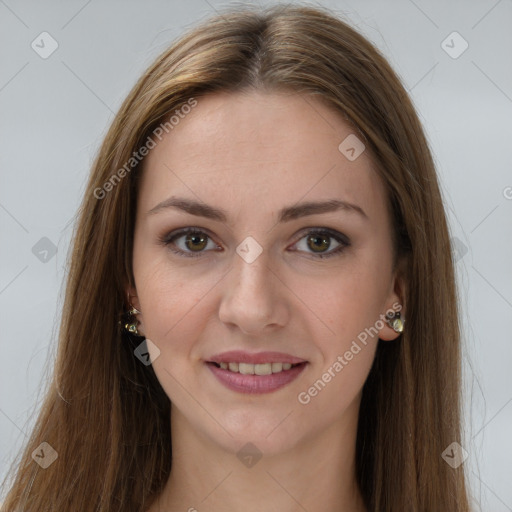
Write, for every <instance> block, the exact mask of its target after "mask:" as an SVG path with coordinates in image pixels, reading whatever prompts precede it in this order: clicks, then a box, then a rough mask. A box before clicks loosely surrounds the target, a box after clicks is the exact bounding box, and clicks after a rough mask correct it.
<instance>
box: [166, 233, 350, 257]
mask: <svg viewBox="0 0 512 512" xmlns="http://www.w3.org/2000/svg"><path fill="white" fill-rule="evenodd" d="M188 234H205V235H206V236H207V237H208V239H209V240H212V239H211V237H210V236H209V235H208V233H206V232H205V231H204V230H202V229H199V228H195V227H189V228H185V229H181V230H179V231H177V232H173V233H169V234H168V235H165V236H163V237H161V238H159V241H160V243H162V244H163V245H165V246H166V247H169V249H170V250H171V251H172V252H173V253H175V254H179V255H180V256H184V257H186V258H198V257H200V256H202V255H203V253H204V252H205V251H199V252H198V253H197V254H192V253H190V252H186V251H182V250H181V249H173V248H172V247H171V244H173V243H174V241H175V240H176V239H178V238H181V237H182V236H184V235H188ZM310 235H328V236H329V237H330V238H334V239H335V240H336V241H337V242H338V243H340V244H341V245H340V246H339V247H336V249H334V250H332V251H330V252H328V253H323V254H314V253H310V255H312V256H313V258H318V259H325V258H330V257H332V256H336V255H339V254H340V253H342V252H343V251H344V250H345V249H346V248H347V247H349V246H350V241H349V239H348V237H346V236H345V235H343V234H342V233H338V232H337V231H333V230H332V229H329V228H314V229H311V230H309V231H308V232H307V233H305V234H304V235H303V236H302V237H301V238H299V240H298V241H297V242H299V241H300V240H302V239H303V238H305V237H307V236H310ZM212 241H213V240H212ZM297 242H296V243H297Z"/></svg>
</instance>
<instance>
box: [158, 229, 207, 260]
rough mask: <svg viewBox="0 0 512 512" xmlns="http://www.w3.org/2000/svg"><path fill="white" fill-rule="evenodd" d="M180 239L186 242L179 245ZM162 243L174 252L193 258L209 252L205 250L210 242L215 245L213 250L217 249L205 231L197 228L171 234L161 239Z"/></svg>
mask: <svg viewBox="0 0 512 512" xmlns="http://www.w3.org/2000/svg"><path fill="white" fill-rule="evenodd" d="M180 239H183V240H184V241H183V242H180V243H178V241H179V240H180ZM160 242H161V243H162V244H164V245H165V246H168V247H169V249H170V250H171V251H172V252H174V253H176V254H179V255H181V256H187V257H192V258H193V257H198V256H201V255H202V254H203V253H205V252H207V251H206V250H205V249H206V248H207V246H208V242H211V243H212V244H213V248H216V247H217V246H216V245H215V244H214V243H213V241H212V240H211V239H210V237H209V236H208V235H207V234H206V233H205V232H204V231H202V230H200V229H197V228H187V229H182V230H180V231H178V232H175V233H171V234H169V235H167V236H165V237H163V238H161V239H160ZM173 247H177V248H176V249H175V248H173Z"/></svg>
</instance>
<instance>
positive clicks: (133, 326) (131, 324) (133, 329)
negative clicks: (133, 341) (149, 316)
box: [119, 305, 142, 336]
mask: <svg viewBox="0 0 512 512" xmlns="http://www.w3.org/2000/svg"><path fill="white" fill-rule="evenodd" d="M130 306H131V305H130ZM137 314H140V311H139V310H138V309H137V308H134V307H133V306H131V308H130V310H129V311H128V312H127V313H125V315H126V316H127V317H128V323H126V324H124V328H125V330H126V331H128V332H129V333H130V334H135V335H136V336H142V335H141V334H140V333H139V330H138V329H137V325H138V323H139V322H138V320H137V318H135V315H137ZM119 323H121V322H119Z"/></svg>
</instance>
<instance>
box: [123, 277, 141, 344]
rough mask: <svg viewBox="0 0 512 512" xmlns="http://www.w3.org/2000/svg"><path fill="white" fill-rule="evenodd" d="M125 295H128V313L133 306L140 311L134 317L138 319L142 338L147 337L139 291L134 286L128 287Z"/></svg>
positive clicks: (138, 328) (138, 327)
mask: <svg viewBox="0 0 512 512" xmlns="http://www.w3.org/2000/svg"><path fill="white" fill-rule="evenodd" d="M125 293H126V311H128V309H130V307H131V306H133V307H134V308H136V309H138V310H139V311H140V313H137V314H136V315H135V316H134V318H136V319H137V321H138V325H137V330H138V331H139V334H140V335H141V336H145V334H144V332H145V328H144V320H143V315H142V308H141V306H140V301H139V297H138V295H137V289H136V288H135V286H133V285H128V286H126V288H125Z"/></svg>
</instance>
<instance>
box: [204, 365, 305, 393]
mask: <svg viewBox="0 0 512 512" xmlns="http://www.w3.org/2000/svg"><path fill="white" fill-rule="evenodd" d="M307 364H308V363H307V361H303V362H301V363H293V364H292V363H287V362H285V363H281V362H272V363H258V364H251V363H242V362H236V361H233V362H229V363H228V362H213V361H208V362H206V366H207V367H208V368H209V369H210V371H211V372H212V373H213V375H214V376H215V377H216V379H217V381H218V382H220V384H222V385H223V386H224V387H226V388H227V389H229V390H231V391H235V392H237V393H244V394H247V393H249V394H262V393H271V392H274V391H277V390H278V389H281V388H283V387H284V386H286V385H288V384H290V383H291V382H292V381H294V380H295V379H296V378H297V377H298V376H299V375H300V374H301V373H302V371H303V370H304V369H305V368H306V365H307Z"/></svg>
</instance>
